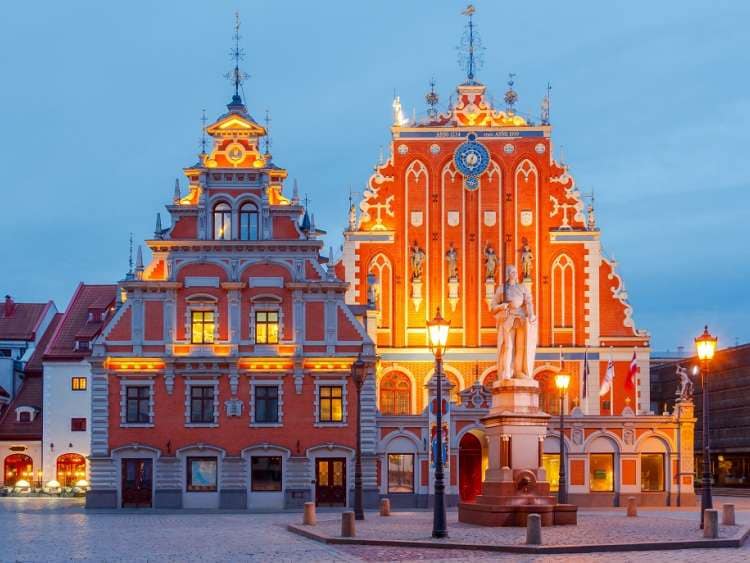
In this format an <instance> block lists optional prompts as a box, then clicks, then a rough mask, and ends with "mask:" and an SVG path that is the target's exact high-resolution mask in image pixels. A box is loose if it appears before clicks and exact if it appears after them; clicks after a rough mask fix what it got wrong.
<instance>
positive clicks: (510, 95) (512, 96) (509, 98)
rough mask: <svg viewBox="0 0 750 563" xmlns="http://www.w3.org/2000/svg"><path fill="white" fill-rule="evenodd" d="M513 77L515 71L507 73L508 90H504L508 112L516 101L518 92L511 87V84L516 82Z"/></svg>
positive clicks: (514, 76)
mask: <svg viewBox="0 0 750 563" xmlns="http://www.w3.org/2000/svg"><path fill="white" fill-rule="evenodd" d="M515 78H516V73H515V72H510V73H508V90H507V91H506V92H505V105H506V107H507V110H508V112H512V111H513V109H514V108H513V106H514V105H515V104H516V102H517V101H518V93H517V92H516V91H515V90H514V89H513V85H514V84H515V83H516V81H515Z"/></svg>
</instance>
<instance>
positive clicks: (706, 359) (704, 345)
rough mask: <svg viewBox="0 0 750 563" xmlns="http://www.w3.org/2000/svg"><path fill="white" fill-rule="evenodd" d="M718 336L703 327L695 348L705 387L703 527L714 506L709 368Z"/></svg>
mask: <svg viewBox="0 0 750 563" xmlns="http://www.w3.org/2000/svg"><path fill="white" fill-rule="evenodd" d="M718 340H719V339H718V338H716V337H715V336H712V335H711V333H710V332H708V326H706V327H705V328H704V329H703V334H701V335H700V336H699V337H698V338H696V339H695V349H696V351H697V352H698V359H699V360H700V362H701V388H702V389H703V438H702V442H703V477H702V479H701V481H702V484H703V486H702V487H701V493H702V494H701V528H703V518H704V515H705V513H706V510H707V509H709V508H713V507H714V505H713V500H712V499H711V446H710V443H709V440H710V438H709V435H708V370H709V368H710V364H711V360H712V359H713V357H714V352H716V343H717V342H718Z"/></svg>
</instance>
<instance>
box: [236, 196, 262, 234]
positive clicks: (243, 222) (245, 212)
mask: <svg viewBox="0 0 750 563" xmlns="http://www.w3.org/2000/svg"><path fill="white" fill-rule="evenodd" d="M240 240H258V207H257V206H256V205H255V204H254V203H245V204H243V205H242V207H240Z"/></svg>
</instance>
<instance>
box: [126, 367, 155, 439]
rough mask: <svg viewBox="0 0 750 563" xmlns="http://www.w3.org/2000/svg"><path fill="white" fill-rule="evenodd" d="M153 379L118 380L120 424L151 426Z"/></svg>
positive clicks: (152, 415)
mask: <svg viewBox="0 0 750 563" xmlns="http://www.w3.org/2000/svg"><path fill="white" fill-rule="evenodd" d="M153 423H154V381H153V379H151V378H143V379H121V380H120V426H123V427H129V426H135V427H138V426H153Z"/></svg>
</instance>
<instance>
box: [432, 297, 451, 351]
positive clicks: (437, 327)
mask: <svg viewBox="0 0 750 563" xmlns="http://www.w3.org/2000/svg"><path fill="white" fill-rule="evenodd" d="M450 324H451V323H450V321H448V320H446V319H444V318H443V317H442V316H441V315H440V307H438V308H437V313H436V314H435V318H434V319H432V320H431V321H427V336H428V338H429V341H430V350H432V353H433V354H435V357H437V358H440V357H442V355H443V354H444V353H445V348H446V344H447V343H448V328H449V327H450Z"/></svg>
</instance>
